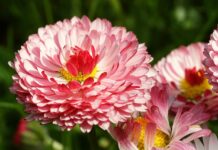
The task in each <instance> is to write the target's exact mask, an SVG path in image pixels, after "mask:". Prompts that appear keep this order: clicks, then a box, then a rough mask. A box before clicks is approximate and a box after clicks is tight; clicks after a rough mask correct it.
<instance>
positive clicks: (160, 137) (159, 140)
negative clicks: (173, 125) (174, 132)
mask: <svg viewBox="0 0 218 150" xmlns="http://www.w3.org/2000/svg"><path fill="white" fill-rule="evenodd" d="M135 121H136V122H137V123H139V124H140V127H141V129H140V133H139V138H138V145H137V147H138V150H144V138H145V134H146V125H147V122H146V120H145V119H144V118H142V117H138V118H137V119H136V120H135ZM169 140H170V139H169V136H168V135H167V134H166V133H164V132H162V131H161V130H159V129H157V130H156V133H155V136H154V147H155V148H164V147H166V146H167V145H168V144H169Z"/></svg>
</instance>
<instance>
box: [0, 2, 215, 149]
mask: <svg viewBox="0 0 218 150" xmlns="http://www.w3.org/2000/svg"><path fill="white" fill-rule="evenodd" d="M217 6H218V1H217V0H186V1H185V0H159V1H158V0H1V1H0V58H1V59H0V150H12V149H26V150H29V149H39V150H44V149H51V150H53V149H54V150H56V149H57V150H61V149H64V150H85V149H87V150H89V149H90V150H96V149H102V150H104V149H105V150H116V149H117V145H116V143H115V142H114V141H113V140H112V139H111V138H110V136H109V135H107V134H106V133H105V132H103V131H101V130H99V129H98V128H95V130H93V131H95V132H93V133H91V134H82V133H81V132H80V131H79V129H78V128H75V129H73V130H72V131H71V132H67V131H61V130H60V129H59V128H58V127H56V126H54V125H43V126H42V125H39V124H38V123H37V122H32V123H29V124H28V132H26V133H25V135H23V137H22V141H21V143H20V144H18V145H16V144H13V137H14V134H15V132H16V128H17V126H18V122H19V120H20V119H21V118H22V117H24V115H25V113H24V111H23V107H22V106H21V105H20V104H18V103H17V102H16V98H15V96H14V95H12V94H11V93H10V92H9V87H10V85H11V84H12V79H11V75H12V74H13V70H12V69H11V68H9V66H8V61H9V60H12V59H13V57H14V53H15V52H16V51H17V50H19V49H20V46H21V45H22V44H23V43H24V42H25V41H26V40H27V38H28V35H30V34H33V33H36V32H37V29H38V28H39V27H41V26H45V25H46V24H52V23H54V22H56V21H58V20H63V19H65V18H71V17H73V16H79V17H81V16H83V15H87V16H88V17H89V18H91V19H92V20H93V19H95V18H96V17H100V18H107V19H108V20H110V21H111V22H112V24H113V25H114V26H125V27H126V28H127V29H128V30H130V31H133V32H134V33H135V34H136V35H137V37H138V39H139V41H140V42H141V43H142V42H145V43H146V45H147V47H148V51H149V52H150V54H151V55H152V56H153V57H154V61H153V63H155V62H156V61H157V60H159V59H160V58H161V57H163V56H165V55H167V54H168V53H169V52H170V50H172V49H173V48H176V47H178V46H179V45H181V44H183V45H187V44H189V43H192V42H196V41H203V42H207V41H208V39H209V36H210V33H211V32H212V31H213V29H215V28H216V27H217V23H218V8H217ZM216 125H217V121H213V122H212V123H210V126H211V127H212V128H213V131H215V132H216V133H218V128H216ZM94 136H95V138H96V139H97V140H95V139H93V137H94ZM96 146H97V148H94V147H96Z"/></svg>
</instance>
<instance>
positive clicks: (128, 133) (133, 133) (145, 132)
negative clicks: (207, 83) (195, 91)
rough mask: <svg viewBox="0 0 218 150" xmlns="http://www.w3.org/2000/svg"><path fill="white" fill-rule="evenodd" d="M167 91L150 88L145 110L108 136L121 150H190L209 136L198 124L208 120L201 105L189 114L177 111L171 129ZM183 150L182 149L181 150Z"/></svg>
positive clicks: (161, 88) (169, 100)
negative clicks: (191, 143) (194, 140)
mask: <svg viewBox="0 0 218 150" xmlns="http://www.w3.org/2000/svg"><path fill="white" fill-rule="evenodd" d="M172 100H173V99H171V97H170V95H169V89H168V88H167V86H166V85H164V86H159V87H156V86H155V87H153V88H152V90H151V100H150V101H149V102H148V110H147V111H146V112H145V113H144V114H143V115H141V116H138V117H136V118H133V119H132V120H130V121H129V122H127V123H124V124H120V125H119V126H117V127H115V128H113V127H111V128H110V130H109V132H110V133H111V134H112V136H113V137H114V138H115V139H116V140H117V141H118V144H119V147H120V149H121V150H127V149H130V150H153V149H155V150H163V149H169V150H175V149H173V148H175V147H176V146H178V145H179V146H180V147H183V149H184V150H185V148H187V147H190V148H192V146H190V141H192V140H193V139H196V138H199V137H201V136H207V135H209V134H210V131H209V130H208V129H202V128H201V127H200V124H202V123H203V122H205V121H207V120H208V119H209V117H210V115H208V114H207V113H205V112H204V109H203V107H204V106H203V105H196V106H194V107H193V108H191V109H190V110H187V111H183V110H182V108H181V109H179V110H178V112H177V114H176V117H175V118H173V120H172V122H173V123H172V126H171V125H170V120H171V118H170V115H169V110H170V107H171V105H172ZM181 150H182V149H181Z"/></svg>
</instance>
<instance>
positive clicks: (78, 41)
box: [10, 17, 155, 132]
mask: <svg viewBox="0 0 218 150" xmlns="http://www.w3.org/2000/svg"><path fill="white" fill-rule="evenodd" d="M146 49H147V48H146V46H145V45H144V44H139V43H138V40H137V38H136V36H135V35H134V34H133V33H132V32H127V31H126V29H125V28H123V27H112V25H111V23H110V22H109V21H107V20H105V19H96V20H94V21H93V22H91V21H90V20H89V19H88V18H87V17H82V18H81V19H80V18H77V17H73V18H72V19H71V20H64V21H63V22H61V21H59V22H57V23H56V24H54V25H47V26H45V27H44V28H39V29H38V33H36V34H33V35H31V36H30V37H29V39H28V40H27V41H26V43H25V44H24V45H23V46H22V47H21V49H20V50H19V51H18V53H17V54H16V57H15V60H14V62H13V63H10V65H11V66H12V67H13V68H14V69H15V70H16V72H17V74H16V75H14V76H13V80H14V83H13V86H12V88H11V90H12V91H13V92H14V93H16V94H17V98H18V101H19V102H21V103H22V104H24V105H25V107H26V111H27V112H28V113H29V116H28V119H30V120H39V121H41V122H42V123H49V122H52V123H53V124H57V125H59V126H61V127H62V128H63V129H68V130H70V129H71V128H72V127H74V126H75V125H76V124H78V125H80V128H81V130H82V131H83V132H89V131H90V130H91V128H92V126H93V125H99V126H100V127H101V128H102V129H107V128H108V127H109V124H110V123H111V122H112V123H114V124H117V123H118V122H124V121H126V119H127V118H129V117H131V114H132V113H133V112H135V111H139V112H144V111H145V110H146V107H145V103H146V102H147V101H148V100H149V98H150V94H149V92H148V90H149V89H150V88H151V87H152V86H153V83H154V81H155V80H154V79H153V77H152V76H153V75H154V72H152V70H151V67H150V64H149V63H150V62H151V60H152V58H151V56H150V55H149V54H148V52H147V50H146Z"/></svg>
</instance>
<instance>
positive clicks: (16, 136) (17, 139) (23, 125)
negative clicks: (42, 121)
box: [13, 119, 27, 145]
mask: <svg viewBox="0 0 218 150" xmlns="http://www.w3.org/2000/svg"><path fill="white" fill-rule="evenodd" d="M26 130H27V122H26V120H24V119H20V121H19V123H18V126H17V130H16V132H15V134H14V137H13V143H14V144H15V145H19V144H20V143H21V138H22V134H23V133H24V132H25V131H26Z"/></svg>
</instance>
